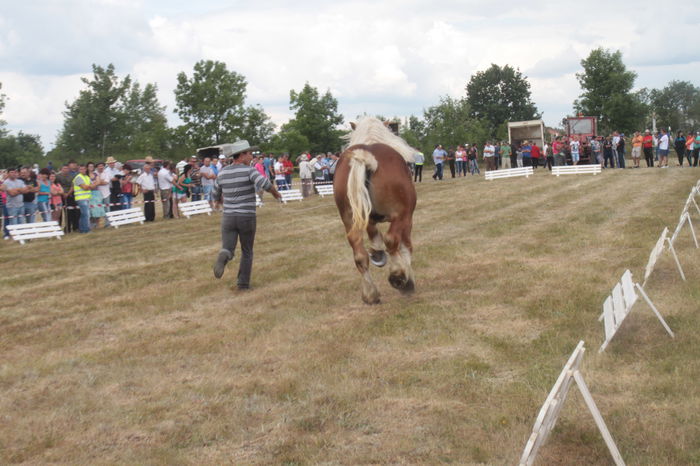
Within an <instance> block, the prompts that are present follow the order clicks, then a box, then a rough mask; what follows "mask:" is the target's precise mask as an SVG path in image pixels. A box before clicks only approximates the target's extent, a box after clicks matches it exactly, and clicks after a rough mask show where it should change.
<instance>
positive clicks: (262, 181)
mask: <svg viewBox="0 0 700 466" xmlns="http://www.w3.org/2000/svg"><path fill="white" fill-rule="evenodd" d="M271 187H272V184H271V183H270V180H269V179H267V178H266V177H264V176H262V175H261V174H260V172H258V171H257V170H256V169H255V168H254V167H249V166H247V165H241V164H233V165H228V166H226V167H224V168H223V170H221V171H220V172H219V175H218V176H217V177H216V183H215V184H214V199H216V200H217V201H218V200H221V199H222V197H223V203H224V215H240V216H248V217H254V216H255V192H256V191H263V190H265V191H267V190H268V189H270V188H271Z"/></svg>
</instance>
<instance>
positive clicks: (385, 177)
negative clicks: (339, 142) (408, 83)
mask: <svg viewBox="0 0 700 466" xmlns="http://www.w3.org/2000/svg"><path fill="white" fill-rule="evenodd" d="M352 127H353V130H354V131H353V132H352V133H351V134H350V135H349V136H347V139H349V145H348V147H347V149H345V151H344V152H343V153H342V155H341V156H340V160H339V161H338V164H337V166H336V170H335V176H334V178H333V191H334V196H335V203H336V205H337V206H338V211H339V213H340V218H341V219H342V221H343V225H344V226H345V231H346V233H347V238H348V242H349V243H350V246H351V247H352V251H353V254H354V258H355V265H356V266H357V270H359V272H360V274H361V275H362V299H363V301H364V302H366V303H367V304H376V303H378V302H379V292H378V291H377V287H376V286H375V284H374V282H373V281H372V276H371V275H370V273H369V262H370V260H371V262H372V264H374V265H376V266H378V267H383V266H384V265H386V263H387V253H388V261H389V283H391V286H393V287H394V288H396V289H398V290H399V291H401V292H403V293H410V292H412V291H413V290H414V288H415V283H414V279H413V270H412V269H411V254H412V252H413V246H412V244H411V228H412V226H413V210H414V209H415V207H416V190H415V188H414V186H413V181H412V180H411V174H410V172H409V170H408V166H407V165H406V164H407V162H413V157H414V153H415V150H414V149H413V148H411V147H410V146H409V145H408V144H406V142H405V141H404V140H403V139H401V138H400V137H398V136H396V135H394V134H393V133H392V132H391V131H390V130H389V129H388V128H387V127H386V126H385V125H384V123H382V122H381V121H379V120H378V119H376V118H373V117H365V118H363V119H362V120H360V122H358V123H357V124H356V125H352ZM380 222H390V226H389V229H388V231H387V232H386V233H385V234H384V235H382V233H381V232H380V231H379V229H378V228H377V223H380ZM365 231H367V235H368V236H369V241H370V247H369V254H368V253H367V250H366V249H365V246H364V241H363V239H364V232H365ZM385 248H386V251H385Z"/></svg>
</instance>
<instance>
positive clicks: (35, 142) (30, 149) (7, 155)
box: [0, 83, 44, 168]
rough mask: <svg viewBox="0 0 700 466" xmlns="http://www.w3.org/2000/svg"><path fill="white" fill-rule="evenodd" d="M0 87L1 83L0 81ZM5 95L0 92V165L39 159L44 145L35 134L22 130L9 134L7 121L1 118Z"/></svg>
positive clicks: (27, 163)
mask: <svg viewBox="0 0 700 466" xmlns="http://www.w3.org/2000/svg"><path fill="white" fill-rule="evenodd" d="M0 89H2V83H0ZM6 99H7V96H6V95H5V94H2V93H0V167H2V168H5V167H13V166H17V165H20V164H23V165H30V164H33V163H38V162H40V161H41V159H42V158H43V155H44V147H43V146H42V145H41V139H40V138H39V136H38V135H36V134H26V133H24V132H22V131H20V132H18V133H17V135H14V134H10V132H9V131H8V130H7V128H6V126H7V122H6V121H5V120H3V119H2V118H1V117H2V114H3V112H4V111H5V101H6Z"/></svg>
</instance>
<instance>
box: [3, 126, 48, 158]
mask: <svg viewBox="0 0 700 466" xmlns="http://www.w3.org/2000/svg"><path fill="white" fill-rule="evenodd" d="M43 159H44V147H43V146H42V145H41V139H40V138H39V136H38V135H36V134H26V133H24V132H22V131H20V132H18V133H17V135H16V136H15V135H13V134H8V133H5V134H4V135H3V136H0V167H13V166H14V167H16V166H18V165H31V164H34V163H39V164H41V161H42V160H43Z"/></svg>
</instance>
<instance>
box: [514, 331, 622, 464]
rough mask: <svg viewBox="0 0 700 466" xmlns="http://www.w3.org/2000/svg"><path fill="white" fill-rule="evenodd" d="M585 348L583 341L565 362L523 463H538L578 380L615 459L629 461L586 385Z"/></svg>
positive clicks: (575, 460)
mask: <svg viewBox="0 0 700 466" xmlns="http://www.w3.org/2000/svg"><path fill="white" fill-rule="evenodd" d="M585 351H586V348H584V346H583V341H580V342H579V343H578V345H577V346H576V349H575V350H574V352H573V353H572V354H571V356H570V357H569V360H568V361H567V362H566V364H564V369H563V370H562V371H561V374H559V377H558V378H557V381H556V382H555V383H554V386H553V387H552V390H551V391H550V392H549V395H547V399H546V400H545V401H544V404H543V405H542V408H541V409H540V412H539V414H538V415H537V419H536V420H535V426H534V427H533V429H532V434H530V438H529V439H528V441H527V444H526V445H525V450H524V451H523V454H522V456H521V457H520V463H519V464H520V465H521V466H530V465H532V464H533V463H534V462H535V459H536V458H537V453H538V451H539V449H540V447H541V446H542V445H544V443H545V442H546V441H547V438H549V434H550V433H551V432H552V429H554V426H555V425H556V423H557V418H558V417H559V412H560V411H561V409H562V407H563V406H564V402H565V401H566V396H567V394H568V393H569V388H571V384H572V382H574V381H575V382H576V385H577V386H578V389H579V391H580V392H581V395H583V400H584V401H585V403H586V406H587V407H588V410H589V411H590V412H591V414H592V415H593V419H594V420H595V423H596V425H597V426H598V430H599V431H600V433H601V435H602V436H603V440H605V444H606V445H607V446H608V450H610V455H612V458H613V461H614V462H615V464H616V465H618V466H623V465H624V464H625V462H624V461H623V460H622V455H620V451H619V450H618V449H617V445H615V441H614V440H613V438H612V435H610V431H609V430H608V427H607V426H606V425H605V421H604V420H603V416H602V415H601V414H600V411H599V410H598V407H597V406H596V404H595V401H593V397H592V396H591V392H590V391H589V390H588V386H587V385H586V382H585V381H584V380H583V376H582V375H581V372H580V371H579V368H580V366H581V361H582V360H583V355H584V353H585ZM569 460H570V461H564V462H565V463H569V464H574V463H583V464H585V463H587V461H585V460H583V459H581V458H576V459H573V458H569Z"/></svg>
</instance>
